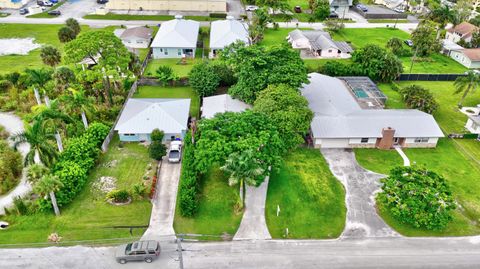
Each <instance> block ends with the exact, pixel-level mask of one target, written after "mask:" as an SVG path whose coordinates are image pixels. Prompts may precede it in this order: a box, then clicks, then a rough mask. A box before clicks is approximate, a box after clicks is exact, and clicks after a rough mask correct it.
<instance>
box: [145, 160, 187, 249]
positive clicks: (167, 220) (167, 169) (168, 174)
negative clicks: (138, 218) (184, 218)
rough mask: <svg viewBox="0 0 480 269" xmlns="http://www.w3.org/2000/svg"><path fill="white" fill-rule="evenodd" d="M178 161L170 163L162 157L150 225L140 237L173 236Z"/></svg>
mask: <svg viewBox="0 0 480 269" xmlns="http://www.w3.org/2000/svg"><path fill="white" fill-rule="evenodd" d="M180 170H181V164H180V163H170V162H168V161H167V158H166V157H164V158H163V161H162V166H161V168H160V172H159V174H158V179H157V192H156V193H155V197H154V198H153V201H152V203H153V208H152V214H151V216H150V226H149V227H148V229H147V231H145V234H143V236H142V239H144V240H146V239H154V240H160V239H162V238H163V239H164V238H165V236H172V238H173V237H174V236H175V231H174V230H173V218H174V216H175V204H176V201H177V190H178V183H179V181H180Z"/></svg>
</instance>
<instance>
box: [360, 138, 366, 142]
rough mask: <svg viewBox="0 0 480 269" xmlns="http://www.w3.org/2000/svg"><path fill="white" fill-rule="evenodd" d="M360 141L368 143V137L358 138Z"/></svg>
mask: <svg viewBox="0 0 480 269" xmlns="http://www.w3.org/2000/svg"><path fill="white" fill-rule="evenodd" d="M360 143H368V137H364V138H362V139H360Z"/></svg>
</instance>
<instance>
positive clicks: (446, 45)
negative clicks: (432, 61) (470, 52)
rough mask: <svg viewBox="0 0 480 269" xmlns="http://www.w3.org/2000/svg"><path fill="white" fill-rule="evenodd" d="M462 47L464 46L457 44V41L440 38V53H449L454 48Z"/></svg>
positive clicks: (459, 48) (461, 48)
mask: <svg viewBox="0 0 480 269" xmlns="http://www.w3.org/2000/svg"><path fill="white" fill-rule="evenodd" d="M463 49H464V47H462V46H460V45H458V44H457V43H455V42H453V41H451V40H449V39H443V40H442V53H443V54H445V55H450V52H452V51H454V50H463Z"/></svg>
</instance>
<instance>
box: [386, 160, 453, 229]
mask: <svg viewBox="0 0 480 269" xmlns="http://www.w3.org/2000/svg"><path fill="white" fill-rule="evenodd" d="M381 182H382V183H383V185H382V192H381V193H379V194H378V196H377V198H378V201H379V202H380V203H381V204H382V205H383V206H384V207H385V208H386V209H387V210H388V211H389V212H390V213H391V214H392V216H393V217H394V218H396V219H397V220H398V221H400V222H402V223H405V224H410V225H412V226H414V227H416V228H424V229H427V230H442V229H444V228H445V227H446V226H447V224H448V222H449V221H450V220H451V219H452V216H451V211H452V210H453V209H455V200H454V198H453V195H452V193H451V192H450V188H449V186H448V185H447V182H446V181H445V179H444V178H443V177H442V176H440V175H438V174H436V173H435V172H432V171H429V170H427V169H425V168H418V167H396V168H394V169H392V171H390V175H389V176H388V177H387V178H384V179H382V180H381Z"/></svg>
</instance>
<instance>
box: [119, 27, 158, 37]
mask: <svg viewBox="0 0 480 269" xmlns="http://www.w3.org/2000/svg"><path fill="white" fill-rule="evenodd" d="M152 33H153V30H152V29H151V28H147V27H143V26H142V27H135V28H129V29H126V30H125V31H123V33H122V35H121V36H120V38H129V37H138V38H143V39H150V38H152Z"/></svg>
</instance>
